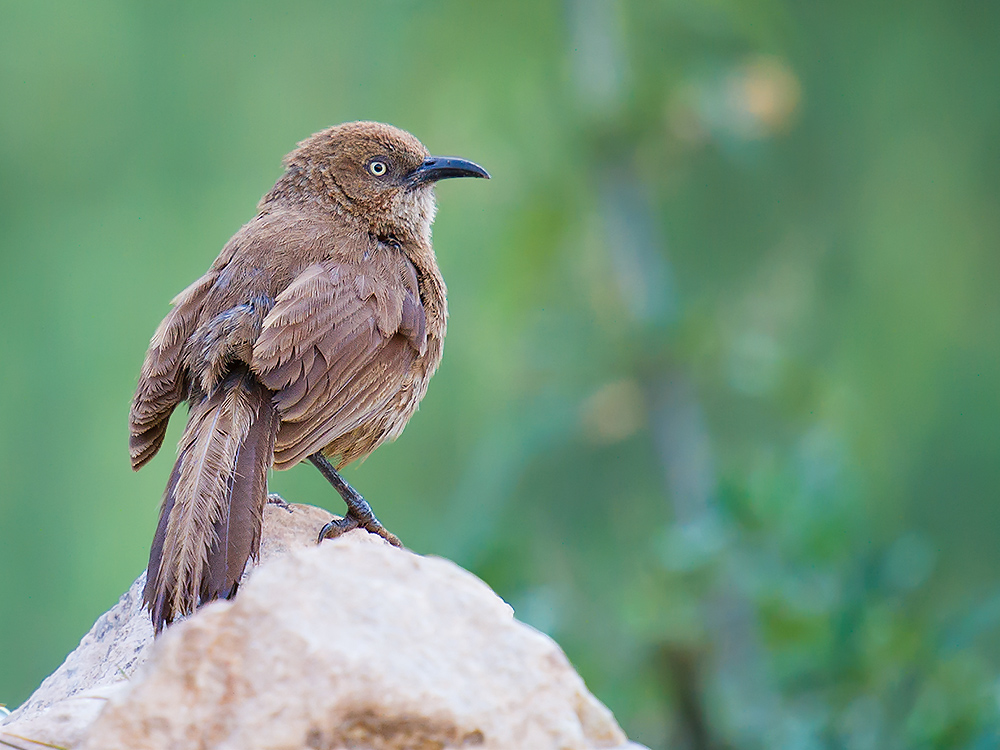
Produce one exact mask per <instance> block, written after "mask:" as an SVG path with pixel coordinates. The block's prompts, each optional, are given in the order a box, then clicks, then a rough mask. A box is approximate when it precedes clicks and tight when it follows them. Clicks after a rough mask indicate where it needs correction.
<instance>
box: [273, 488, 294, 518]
mask: <svg viewBox="0 0 1000 750" xmlns="http://www.w3.org/2000/svg"><path fill="white" fill-rule="evenodd" d="M267 504H268V505H277V506H278V507H279V508H284V509H285V510H287V511H288V512H289V513H291V512H292V506H291V505H289V504H288V502H286V501H285V498H283V497H282V496H281V495H279V494H278V493H277V492H272V493H271V494H270V495H268V496H267Z"/></svg>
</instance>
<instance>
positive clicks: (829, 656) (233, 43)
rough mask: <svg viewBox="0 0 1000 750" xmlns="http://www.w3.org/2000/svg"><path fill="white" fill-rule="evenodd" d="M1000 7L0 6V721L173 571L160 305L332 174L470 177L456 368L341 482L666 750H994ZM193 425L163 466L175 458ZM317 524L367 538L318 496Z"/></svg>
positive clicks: (443, 232)
mask: <svg viewBox="0 0 1000 750" xmlns="http://www.w3.org/2000/svg"><path fill="white" fill-rule="evenodd" d="M998 28H1000V4H997V3H983V2H964V1H962V0H959V1H958V2H944V0H938V1H937V2H925V1H922V0H914V1H912V2H909V3H881V4H879V3H868V2H854V1H852V0H848V1H847V2H843V1H841V2H817V3H795V2H790V1H788V0H749V1H746V2H735V1H734V0H707V1H705V2H696V1H694V0H662V1H657V2H650V1H649V0H647V1H640V0H619V1H618V2H613V1H611V0H607V1H603V0H564V1H563V2H540V1H539V0H506V1H505V2H503V3H495V4H487V3H469V2H461V1H459V0H451V1H444V2H428V3H419V2H411V1H405V0H399V1H398V2H367V3H339V2H337V3H334V2H312V3H307V2H286V3H274V2H243V3H135V2H132V3H129V2H124V1H122V0H95V1H94V2H89V3H82V2H78V3H72V2H45V1H44V0H40V1H37V2H32V3H17V2H10V0H4V1H3V2H0V263H2V273H0V701H2V702H5V703H7V704H8V705H9V706H11V707H13V706H15V705H17V704H18V703H19V702H21V701H22V700H23V699H24V698H26V697H27V695H28V694H29V693H30V692H31V690H33V689H34V687H35V686H37V684H38V683H39V682H40V680H41V679H42V678H43V677H44V676H45V675H47V674H48V673H49V672H51V671H52V670H53V669H54V668H55V667H56V666H57V665H58V664H59V663H60V661H61V660H62V658H63V657H64V656H65V654H66V653H67V652H68V651H69V650H71V649H72V648H73V647H74V646H75V645H76V644H77V642H78V640H79V639H80V637H81V636H82V635H83V634H84V633H85V632H86V631H87V629H88V628H89V627H90V625H91V624H92V622H93V621H94V619H95V618H96V617H97V616H98V615H99V614H100V613H102V612H103V611H105V610H106V609H107V608H108V607H110V606H111V605H112V604H113V603H114V602H115V601H116V599H117V597H118V596H119V595H120V594H121V592H122V591H123V590H125V589H126V588H127V587H128V585H129V584H130V583H131V581H132V580H133V579H134V578H135V576H136V575H137V574H138V573H139V572H140V571H141V570H142V568H143V566H144V564H145V561H146V555H147V552H148V545H149V541H150V538H151V535H152V531H153V528H154V523H155V517H156V513H157V508H158V504H159V499H160V494H161V492H162V489H163V485H164V483H165V480H166V476H167V474H168V472H169V469H170V457H171V455H172V452H173V451H172V448H167V449H166V450H165V451H164V454H165V455H162V456H160V457H158V458H157V459H156V460H155V461H154V462H153V464H152V465H151V466H150V467H149V468H147V469H146V470H144V471H142V472H140V473H139V474H133V473H132V472H131V471H130V470H129V466H128V453H127V445H126V442H127V440H126V418H127V413H128V406H129V400H130V397H131V395H132V390H133V388H134V385H135V382H136V378H137V375H138V371H139V366H140V364H141V361H142V357H143V354H144V352H145V348H146V344H147V342H148V340H149V337H150V336H151V334H152V332H153V329H154V328H155V326H156V324H157V323H158V322H159V320H160V319H161V318H162V317H163V315H164V314H165V313H166V311H167V309H168V305H167V302H168V300H169V299H170V298H171V297H172V296H173V295H174V294H175V293H176V292H178V291H179V290H181V289H182V288H184V287H185V286H186V285H187V284H188V283H190V282H191V281H192V280H193V279H194V278H196V277H197V276H198V275H200V274H201V273H202V272H203V271H204V269H205V268H206V267H207V266H208V264H209V263H210V262H211V260H212V259H213V258H214V257H215V255H216V253H217V252H218V251H219V249H220V248H221V247H222V245H223V244H224V243H225V241H226V240H227V239H228V238H229V236H230V235H231V234H232V233H233V232H234V231H235V230H236V229H237V228H238V227H239V226H240V225H241V224H242V223H243V222H245V221H247V220H248V219H249V218H251V216H252V215H253V210H254V206H255V205H256V202H257V200H258V199H259V198H260V196H261V195H262V194H263V193H264V192H265V191H266V190H267V189H268V188H269V187H270V185H271V184H272V183H273V182H274V180H275V179H276V178H277V177H278V175H279V173H280V160H281V157H282V156H283V155H284V154H285V153H286V152H288V151H289V150H290V149H291V148H292V147H294V145H295V143H296V142H297V141H298V140H301V139H302V138H304V137H306V136H308V135H309V134H310V133H313V132H314V131H317V130H319V129H321V128H323V127H326V126H328V125H331V124H335V123H338V122H342V121H346V120H352V119H361V118H364V119H378V120H384V121H388V122H391V123H393V124H395V125H398V126H400V127H403V128H406V129H408V130H410V131H412V132H413V133H414V134H416V135H417V136H418V137H419V138H420V139H421V140H423V141H424V143H425V144H426V145H427V146H428V147H429V148H430V149H431V151H432V152H434V153H444V154H454V155H461V156H464V157H467V158H470V159H473V160H475V161H477V162H480V163H481V164H483V165H484V166H485V167H487V168H488V169H489V170H490V171H491V173H492V174H493V177H494V179H493V180H492V181H491V182H489V183H485V182H475V183H470V182H464V181H457V182H454V183H445V184H443V185H442V186H441V187H440V188H439V189H438V198H439V205H440V211H439V213H438V220H437V223H436V224H435V247H436V249H437V252H438V256H439V260H440V264H441V267H442V269H443V271H444V274H445V277H446V279H447V281H448V284H449V289H450V305H451V314H452V317H451V324H450V327H449V336H448V342H447V346H446V353H445V358H444V363H443V365H442V367H441V369H440V371H439V374H438V375H437V377H436V378H435V380H434V382H433V383H432V385H431V388H430V391H429V393H428V395H427V398H426V399H425V401H424V402H423V406H422V408H421V410H420V412H419V413H418V414H417V416H416V417H415V418H414V419H413V421H412V423H411V424H410V426H409V428H408V429H407V431H406V433H405V435H404V436H403V438H402V439H401V440H400V441H399V442H398V443H396V444H393V445H391V446H386V447H383V448H382V449H380V450H379V451H378V452H377V453H376V454H375V455H374V456H373V457H372V458H371V459H370V460H368V461H367V463H365V464H364V465H362V466H360V467H355V468H352V469H350V470H348V472H347V476H348V479H349V480H350V481H352V482H353V483H354V484H355V485H356V486H357V487H358V488H359V489H360V490H361V491H362V492H363V493H364V494H365V495H366V496H367V497H368V498H370V499H371V500H372V502H373V505H374V506H375V509H376V511H377V512H378V514H379V516H380V517H381V518H382V520H383V521H384V522H385V523H386V525H387V526H388V527H389V528H391V529H393V530H394V531H395V532H397V533H398V534H399V535H400V536H401V537H402V538H403V539H404V540H405V541H406V543H407V544H408V545H409V546H410V547H412V548H413V549H414V550H416V551H418V552H422V553H434V554H438V555H445V556H448V557H450V558H452V559H454V560H456V561H457V562H459V563H460V564H462V565H464V566H466V567H468V568H470V569H471V570H473V571H474V572H476V573H477V574H479V575H480V576H482V577H483V578H484V579H485V580H486V581H487V582H488V583H489V584H490V585H492V586H493V587H494V588H495V589H496V590H497V592H498V593H499V594H500V595H501V596H503V597H504V598H505V599H507V600H508V601H510V602H511V603H512V604H513V606H514V607H515V609H516V611H517V613H518V615H519V617H521V618H522V619H524V620H526V621H527V622H529V623H531V624H533V625H535V626H536V627H538V628H540V629H541V630H543V631H545V632H547V633H549V634H551V635H552V636H553V637H554V638H556V639H557V640H558V641H559V643H560V644H562V646H563V647H564V648H565V650H566V652H567V653H568V655H569V657H570V659H571V660H572V661H573V662H574V664H575V665H576V666H577V668H578V669H579V670H580V672H581V674H582V675H583V677H584V678H585V679H586V681H587V683H588V685H589V686H590V688H591V689H592V690H593V691H594V692H595V693H596V695H597V696H598V697H599V698H600V699H602V700H603V701H605V702H606V703H607V704H608V705H609V706H610V707H611V708H612V710H614V712H615V714H616V716H617V717H618V718H619V720H620V721H621V723H622V725H623V727H624V728H625V729H626V731H627V732H628V733H629V735H630V736H632V737H633V738H634V739H636V740H639V741H641V742H644V743H646V744H648V745H649V746H650V747H652V748H657V749H658V748H667V747H670V748H691V749H692V750H700V749H701V748H740V749H743V748H748V749H750V748H762V749H763V748H768V749H771V748H857V749H859V750H860V749H864V748H872V749H873V750H874V749H876V748H878V749H881V748H992V747H995V746H996V745H997V742H998V735H997V728H998V726H1000V709H998V699H1000V682H998V679H997V674H998V667H1000V638H998V633H1000V630H998V628H1000V576H998V574H997V571H998V566H1000V547H998V544H997V539H998V536H1000V503H998V502H997V499H998V498H997V494H998V490H997V487H998V485H1000V461H998V454H1000V419H998V418H1000V388H998V387H997V384H998V382H997V381H998V378H1000V341H998V337H997V330H998V326H1000V294H998V284H1000V254H998V252H997V249H998V239H1000V211H998V197H1000V195H998V193H1000V96H998V90H997V80H998V73H1000V44H998V42H997V39H998V36H997V29H998ZM179 421H180V420H175V424H174V425H173V426H172V428H171V432H170V435H169V436H168V444H169V445H171V446H172V445H174V444H175V443H176V439H177V437H178V435H179V429H178V428H179V426H180V425H179ZM272 486H273V487H274V489H276V490H277V491H279V492H281V493H282V494H283V495H284V496H285V497H286V498H288V499H290V500H292V501H298V502H309V503H316V504H322V505H324V506H326V507H328V508H330V509H332V510H334V511H338V510H340V509H341V508H342V505H341V504H340V503H339V501H338V500H336V498H335V496H334V494H333V493H332V492H331V491H330V490H329V489H328V487H327V486H326V485H325V483H324V482H323V480H322V479H321V478H320V476H319V474H318V472H316V471H314V470H313V469H311V468H310V467H298V468H296V469H293V470H292V471H290V472H286V473H280V474H275V475H274V476H273V481H272Z"/></svg>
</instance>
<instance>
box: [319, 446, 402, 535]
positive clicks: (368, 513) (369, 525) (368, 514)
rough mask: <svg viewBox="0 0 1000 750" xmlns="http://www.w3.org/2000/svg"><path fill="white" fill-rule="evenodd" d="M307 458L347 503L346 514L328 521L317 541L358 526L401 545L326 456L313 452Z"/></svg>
mask: <svg viewBox="0 0 1000 750" xmlns="http://www.w3.org/2000/svg"><path fill="white" fill-rule="evenodd" d="M309 460H310V461H312V463H313V466H315V467H316V468H317V469H319V471H320V473H321V474H322V475H323V476H324V477H326V481H328V482H329V483H330V484H332V485H333V488H334V489H335V490H337V492H339V493H340V496H341V497H342V498H344V502H345V503H347V514H346V515H345V516H344V517H343V518H341V519H338V520H334V521H330V523H328V524H327V525H326V526H324V527H323V528H322V529H321V530H320V532H319V539H318V540H317V542H322V541H323V540H324V539H333V538H334V537H338V536H340V535H341V534H343V533H344V532H345V531H350V530H351V529H356V528H359V527H360V528H362V529H365V530H366V531H368V532H370V533H372V534H376V535H377V536H380V537H382V538H383V539H385V540H386V541H387V542H389V544H391V545H392V546H393V547H402V546H403V543H402V542H400V541H399V537H397V536H396V535H395V534H393V533H392V532H391V531H387V530H386V528H385V526H383V525H382V524H381V523H379V520H378V519H377V518H375V514H374V513H372V508H371V506H370V505H369V504H368V503H367V501H366V500H365V499H364V498H363V497H361V494H360V493H359V492H358V491H357V490H356V489H354V488H353V487H351V485H349V484H348V483H347V482H345V481H344V479H343V477H341V476H340V474H338V473H337V470H336V469H335V468H333V464H331V463H330V462H329V460H327V457H326V456H324V455H323V454H322V453H313V454H312V455H311V456H309Z"/></svg>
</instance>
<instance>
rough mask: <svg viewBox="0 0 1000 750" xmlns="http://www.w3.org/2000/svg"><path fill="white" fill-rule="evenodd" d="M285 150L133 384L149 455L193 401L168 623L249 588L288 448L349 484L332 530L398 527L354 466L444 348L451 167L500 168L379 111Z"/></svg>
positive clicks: (139, 437)
mask: <svg viewBox="0 0 1000 750" xmlns="http://www.w3.org/2000/svg"><path fill="white" fill-rule="evenodd" d="M284 166H285V173H284V174H283V175H282V177H281V178H280V179H279V180H278V182H277V183H276V184H275V185H274V187H273V188H272V189H271V191H270V192H268V193H267V195H265V196H264V197H263V198H262V199H261V201H260V204H259V205H258V207H257V211H258V213H257V216H256V218H254V219H253V220H252V221H250V222H249V223H248V224H246V225H245V226H243V228H242V229H240V230H239V231H238V232H237V233H236V234H235V235H234V236H233V238H232V239H230V240H229V242H228V243H227V244H226V246H225V247H224V248H223V249H222V253H221V254H220V255H219V257H218V258H216V260H215V262H214V263H213V264H212V266H211V268H210V269H209V270H208V273H206V274H205V275H204V276H202V277H201V278H200V279H198V280H197V281H196V282H194V284H192V285H191V286H189V287H188V288H187V289H185V290H184V291H183V292H181V293H180V294H179V295H177V297H175V298H174V300H173V303H172V304H173V309H172V310H171V311H170V313H169V314H168V315H167V317H166V318H164V320H163V322H162V323H161V324H160V326H159V328H157V329H156V333H155V334H154V335H153V339H152V341H151V342H150V345H149V351H148V352H147V353H146V360H145V362H144V363H143V366H142V373H141V375H140V377H139V385H138V387H137V389H136V394H135V398H134V399H133V401H132V410H131V414H130V420H129V427H130V432H131V436H130V440H129V448H130V452H131V456H132V468H133V469H139V468H140V467H141V466H143V465H144V464H146V462H148V461H149V460H150V459H151V458H152V457H153V456H154V455H155V454H156V452H157V450H159V448H160V445H161V444H162V443H163V437H164V434H165V432H166V429H167V421H168V420H169V419H170V415H171V413H172V412H173V410H174V408H175V407H176V406H177V405H178V404H179V403H180V402H181V401H187V402H188V404H189V416H188V423H187V427H186V428H185V430H184V434H183V437H182V438H181V441H180V445H179V448H178V456H177V462H176V463H175V464H174V469H173V472H172V473H171V475H170V480H169V481H168V483H167V488H166V490H165V492H164V496H163V505H162V507H161V509H160V521H159V524H158V526H157V529H156V534H155V536H154V537H153V545H152V549H151V550H150V553H149V566H148V568H147V574H146V588H145V602H146V606H147V607H148V608H149V610H150V614H151V617H152V620H153V625H154V627H155V629H156V632H157V633H159V632H160V631H161V630H162V629H163V627H164V626H165V625H168V624H169V623H170V622H172V621H173V620H174V619H175V618H177V617H180V616H183V615H187V614H190V613H191V612H193V611H194V610H195V609H196V608H197V607H198V606H200V605H201V604H204V603H205V602H208V601H210V600H212V599H217V598H230V597H232V596H233V595H234V594H235V593H236V589H237V586H238V585H239V580H240V577H241V576H242V574H243V570H244V567H245V566H246V563H247V561H248V560H249V559H250V558H254V559H256V557H257V554H258V551H259V548H260V532H261V519H262V515H263V509H264V504H265V502H266V500H267V471H268V469H269V468H270V467H271V466H272V465H273V466H274V468H276V469H287V468H289V467H291V466H294V465H295V464H297V463H298V462H300V461H301V460H303V459H305V458H308V459H309V460H310V461H311V462H312V463H313V464H315V465H316V466H317V467H318V468H319V469H320V471H321V472H322V473H323V475H324V476H325V477H326V478H327V479H328V480H329V481H330V483H331V484H333V486H334V487H335V488H336V489H337V490H338V492H339V493H340V494H341V496H342V497H343V498H344V500H345V502H346V503H347V506H348V511H347V515H346V516H345V518H344V519H343V521H340V522H337V523H331V524H328V525H327V526H326V527H324V529H323V530H322V531H321V532H320V539H321V540H322V539H323V538H324V537H329V536H336V535H337V534H339V533H342V532H343V531H345V530H347V529H350V528H354V527H357V526H361V527H363V528H365V529H368V530H369V531H371V532H372V533H375V534H379V535H380V536H383V537H385V538H386V539H388V540H389V541H390V542H392V543H393V544H397V545H398V544H399V540H398V539H396V537H395V536H394V535H392V534H390V533H389V532H388V531H386V530H385V529H384V528H383V527H382V525H381V524H380V523H379V522H378V520H377V519H376V518H375V516H374V515H373V514H372V512H371V508H370V507H369V506H368V504H367V503H366V502H365V500H364V499H363V498H362V497H361V495H359V494H358V493H357V492H356V491H355V490H354V489H353V488H352V487H351V486H350V485H348V484H347V483H346V482H345V481H344V480H343V479H342V478H341V477H340V475H339V474H338V473H337V470H338V469H341V468H342V467H344V466H345V465H347V464H349V463H351V462H352V461H354V460H356V459H359V458H364V457H365V456H367V455H368V454H369V453H371V452H372V451H373V450H375V449H376V448H377V447H378V446H379V445H381V444H382V443H383V442H385V441H386V440H394V439H395V438H396V437H398V436H399V434H400V433H401V432H402V430H403V428H404V427H405V426H406V423H407V421H408V420H409V419H410V417H411V416H412V415H413V413H414V412H415V411H416V409H417V405H418V404H419V402H420V399H421V398H423V395H424V393H425V392H426V391H427V384H428V381H429V380H430V378H431V375H433V374H434V371H435V370H436V369H437V366H438V364H439V362H440V361H441V351H442V345H443V342H444V335H445V326H446V322H447V318H448V311H447V304H446V299H445V285H444V280H443V279H442V278H441V273H440V271H439V270H438V266H437V261H436V259H435V257H434V251H433V249H432V248H431V222H432V221H433V219H434V212H435V201H434V192H433V186H434V183H435V182H436V181H438V180H441V179H444V178H447V177H485V178H489V175H488V174H487V173H486V171H485V170H484V169H483V168H482V167H480V166H478V165H476V164H473V163H472V162H470V161H466V160H464V159H456V158H446V157H433V156H430V155H429V154H428V151H427V149H425V148H424V146H423V145H422V144H421V143H420V142H419V141H418V140H417V139H416V138H414V137H413V136H412V135H410V134H409V133H406V132H404V131H402V130H399V129H397V128H394V127H392V126H390V125H383V124H381V123H376V122H353V123H346V124H344V125H338V126H336V127H332V128H329V129H327V130H324V131H321V132H319V133H316V134H315V135H313V136H312V137H310V138H308V139H306V140H304V141H302V142H301V143H300V144H299V145H298V148H296V149H295V150H294V151H293V152H292V153H290V154H289V155H288V156H287V157H285V160H284ZM327 457H331V458H333V459H334V462H335V465H334V464H333V463H331V462H330V461H329V460H327Z"/></svg>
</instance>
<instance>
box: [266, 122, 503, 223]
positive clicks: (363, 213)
mask: <svg viewBox="0 0 1000 750" xmlns="http://www.w3.org/2000/svg"><path fill="white" fill-rule="evenodd" d="M284 164H285V168H286V170H287V171H286V175H288V176H293V175H294V176H297V177H299V179H300V180H301V181H302V183H303V184H304V186H307V189H308V191H309V192H311V193H314V194H317V193H318V195H315V196H314V197H316V198H318V199H320V200H323V201H327V200H332V201H333V202H334V204H335V205H336V206H337V207H338V208H339V209H342V210H343V211H345V212H346V213H348V214H349V215H352V216H354V217H356V218H358V219H360V220H361V221H364V222H366V223H369V224H371V226H372V229H373V230H377V231H382V230H384V229H386V228H387V227H388V228H390V229H391V228H392V226H393V225H397V224H400V223H402V224H405V225H408V226H409V225H412V228H413V229H414V230H417V231H418V233H420V234H423V233H424V232H426V231H428V228H429V226H430V222H431V220H432V219H433V218H434V196H433V192H432V190H431V188H432V187H433V186H434V183H436V182H437V181H438V180H443V179H446V178H449V177H484V178H486V179H489V174H488V173H487V172H486V170H485V169H483V168H482V167H480V166H479V165H478V164H474V163H472V162H471V161H467V160H465V159H458V158H455V157H441V156H431V155H430V153H429V152H428V151H427V149H426V148H425V147H424V145H423V144H422V143H421V142H420V141H418V140H417V139H416V138H414V137H413V136H412V135H410V134H409V133H407V132H406V131H405V130H400V129H399V128H395V127H393V126H392V125H386V124H384V123H380V122H349V123H345V124H343V125H336V126H334V127H332V128H327V129H326V130H322V131H320V132H319V133H316V134H315V135H312V136H310V137H309V138H307V139H306V140H304V141H302V142H301V143H300V144H299V145H298V148H296V149H295V150H294V151H293V152H292V153H290V154H289V155H288V156H287V157H285V161H284ZM383 225H384V226H383ZM424 225H426V226H424Z"/></svg>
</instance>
